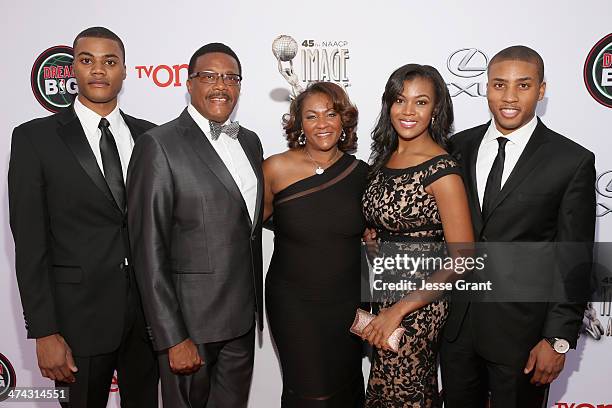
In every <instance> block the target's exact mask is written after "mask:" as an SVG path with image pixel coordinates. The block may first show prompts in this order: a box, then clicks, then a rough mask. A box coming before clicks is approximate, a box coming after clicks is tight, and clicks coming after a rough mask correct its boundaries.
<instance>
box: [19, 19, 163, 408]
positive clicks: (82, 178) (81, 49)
mask: <svg viewBox="0 0 612 408" xmlns="http://www.w3.org/2000/svg"><path fill="white" fill-rule="evenodd" d="M73 47H74V73H75V76H76V81H77V84H78V87H79V94H78V96H77V98H76V100H75V102H74V105H73V106H71V107H70V108H67V109H65V110H64V111H62V112H60V113H57V114H55V115H52V116H49V117H46V118H41V119H35V120H32V121H30V122H27V123H24V124H22V125H20V126H18V127H17V128H15V130H14V132H13V139H12V147H11V159H10V165H9V210H10V223H11V230H12V232H13V237H14V239H15V264H16V265H15V266H16V272H17V282H18V284H19V291H20V294H21V301H22V305H23V310H24V316H25V320H26V328H27V331H28V337H29V338H35V339H36V354H37V357H38V365H39V367H40V370H41V374H42V375H43V376H44V377H47V378H50V379H52V380H54V381H55V382H56V385H58V386H67V387H69V402H68V403H62V405H63V406H66V407H83V408H95V407H100V408H101V407H106V403H107V399H108V395H109V389H110V385H111V380H112V377H113V373H114V371H115V370H117V373H118V382H119V387H120V392H121V406H122V407H138V408H141V407H157V404H158V402H157V392H158V391H157V384H158V373H157V364H156V359H155V355H154V353H153V350H152V348H151V344H150V342H149V340H148V338H147V333H146V330H145V323H144V316H143V312H142V306H141V303H140V297H139V294H138V290H137V287H136V282H135V277H134V272H133V269H132V265H131V264H132V260H131V256H130V250H129V242H128V231H127V212H126V195H125V184H124V179H125V177H126V174H127V167H128V162H129V160H130V155H131V151H132V146H133V144H134V141H136V140H137V138H138V136H139V135H140V134H141V133H143V132H145V131H146V130H148V129H150V128H152V127H153V126H154V125H153V124H152V123H149V122H146V121H144V120H140V119H136V118H133V117H131V116H128V115H126V114H124V113H123V112H121V111H120V110H119V107H118V105H117V95H118V94H119V92H120V91H121V87H122V85H123V80H124V79H125V75H126V73H125V63H124V61H125V50H124V46H123V43H122V41H121V39H119V37H117V35H116V34H114V33H113V32H111V31H110V30H108V29H106V28H103V27H92V28H89V29H86V30H84V31H83V32H81V33H80V34H79V35H78V36H77V37H76V39H75V40H74V46H73Z"/></svg>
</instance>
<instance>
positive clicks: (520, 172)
mask: <svg viewBox="0 0 612 408" xmlns="http://www.w3.org/2000/svg"><path fill="white" fill-rule="evenodd" d="M545 131H546V126H544V124H543V123H542V122H541V121H540V119H538V125H537V126H536V128H535V130H534V131H533V134H532V135H531V137H530V138H529V142H527V145H526V146H525V149H524V150H523V152H522V153H521V155H520V157H519V159H518V161H517V162H516V165H515V166H514V169H512V172H511V173H510V176H509V177H508V180H506V182H505V183H504V186H503V187H502V189H501V191H500V192H499V194H498V195H497V197H495V200H494V201H493V203H492V204H491V210H490V211H489V215H488V216H487V219H489V218H490V217H491V214H493V212H494V211H495V208H497V207H498V206H499V205H500V204H501V203H502V201H504V199H505V198H506V197H507V196H508V194H510V193H511V192H512V191H513V190H514V189H516V188H517V187H518V186H519V185H520V184H521V183H522V182H523V181H524V180H525V179H526V178H527V176H528V175H529V173H530V172H531V171H532V170H533V169H534V168H535V167H536V166H537V165H538V164H539V163H540V160H539V159H538V154H537V153H538V151H539V150H540V148H541V147H542V145H543V144H545V143H546V142H547V141H548V139H547V137H546V135H545V134H544V133H545ZM484 222H487V220H484Z"/></svg>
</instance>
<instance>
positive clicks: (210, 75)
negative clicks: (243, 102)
mask: <svg viewBox="0 0 612 408" xmlns="http://www.w3.org/2000/svg"><path fill="white" fill-rule="evenodd" d="M195 77H197V78H198V79H199V80H200V82H202V83H206V84H216V83H217V81H218V80H219V78H222V79H223V83H224V84H225V85H230V86H238V85H240V82H241V81H242V76H240V75H238V74H220V73H218V72H210V71H199V72H194V73H193V74H191V75H189V78H191V79H193V78H195Z"/></svg>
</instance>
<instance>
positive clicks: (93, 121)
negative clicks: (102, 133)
mask: <svg viewBox="0 0 612 408" xmlns="http://www.w3.org/2000/svg"><path fill="white" fill-rule="evenodd" d="M74 112H75V113H76V115H77V117H78V118H79V121H80V122H81V125H82V126H83V128H84V129H87V130H88V131H89V132H95V131H96V130H97V129H98V125H99V124H100V119H102V116H100V115H98V114H97V113H96V112H94V111H92V110H91V109H89V108H88V107H87V106H85V105H83V103H82V102H81V101H80V100H79V98H78V97H77V98H76V99H75V100H74ZM105 118H106V120H108V123H109V124H110V130H111V132H112V131H113V129H119V123H120V121H121V112H120V110H119V104H117V106H115V109H113V111H112V112H111V113H109V114H108V115H107V116H105Z"/></svg>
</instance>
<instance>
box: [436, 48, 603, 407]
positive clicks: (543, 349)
mask: <svg viewBox="0 0 612 408" xmlns="http://www.w3.org/2000/svg"><path fill="white" fill-rule="evenodd" d="M545 89H546V83H545V82H544V63H543V61H542V58H541V57H540V55H539V54H538V53H537V52H535V51H534V50H532V49H530V48H528V47H524V46H514V47H509V48H507V49H504V50H502V51H500V52H499V53H498V54H497V55H495V56H494V57H493V59H492V60H491V62H490V64H489V67H488V85H487V100H488V102H489V109H490V111H491V113H492V116H493V120H492V121H491V122H489V123H487V124H484V125H481V126H478V127H475V128H473V129H469V130H466V131H463V132H460V133H458V134H457V135H455V136H453V137H452V139H451V140H452V144H453V146H454V150H455V152H456V153H458V154H459V156H460V157H461V161H462V166H463V169H464V172H465V178H466V180H465V181H466V188H467V190H468V199H469V203H470V208H471V215H472V222H473V224H474V236H475V237H476V239H477V241H481V242H557V243H559V242H574V243H576V242H578V243H580V242H582V243H586V245H585V248H588V247H590V245H591V244H592V242H593V240H594V233H595V188H594V186H595V157H594V155H593V153H591V152H590V151H588V150H587V149H585V148H583V147H581V146H580V145H578V144H577V143H575V142H573V141H571V140H569V139H567V138H565V137H563V136H561V135H559V134H557V133H555V132H553V131H552V130H550V129H548V128H547V127H546V126H545V125H544V124H543V123H542V121H541V120H540V119H539V118H538V117H536V115H535V112H536V105H537V103H538V101H540V100H542V98H543V97H544V92H545ZM583 255H584V256H585V258H586V259H585V260H586V261H587V262H588V258H589V254H588V251H587V252H584V253H583ZM532 261H535V259H533V258H532ZM542 273H546V272H542ZM583 280H586V281H588V276H584V279H583ZM584 307H585V304H583V303H568V302H539V303H538V302H535V303H525V302H515V303H502V302H495V303H493V302H491V303H484V302H483V303H478V302H472V303H461V302H453V303H452V305H451V312H450V315H449V318H448V321H447V324H446V328H445V332H444V339H443V344H442V348H441V364H442V380H443V387H444V401H445V407H447V408H455V407H461V408H465V407H485V406H486V403H487V399H488V398H489V397H488V394H489V392H490V398H491V406H492V407H496V408H497V407H521V408H529V407H534V408H535V407H542V406H544V404H545V403H546V394H547V390H548V386H549V384H550V383H551V382H552V381H553V380H554V379H555V378H556V377H557V376H558V375H559V373H560V372H561V370H562V369H563V365H564V362H565V354H564V353H565V352H567V350H568V349H570V348H575V347H576V341H577V338H578V330H579V328H580V324H581V321H582V317H583V312H584Z"/></svg>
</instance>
